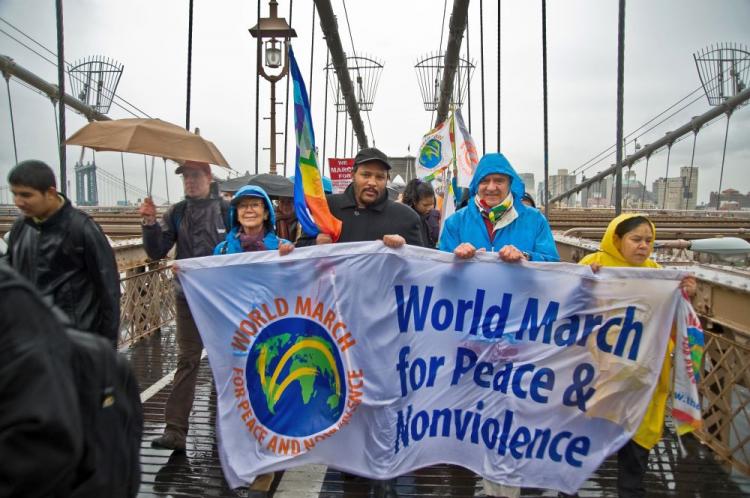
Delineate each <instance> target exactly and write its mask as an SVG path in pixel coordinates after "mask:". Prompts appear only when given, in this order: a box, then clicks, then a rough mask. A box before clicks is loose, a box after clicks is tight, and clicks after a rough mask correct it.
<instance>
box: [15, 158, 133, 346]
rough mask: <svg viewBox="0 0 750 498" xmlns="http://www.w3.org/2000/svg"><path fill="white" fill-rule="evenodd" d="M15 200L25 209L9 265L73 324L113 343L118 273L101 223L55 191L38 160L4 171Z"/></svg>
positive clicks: (18, 222) (117, 325)
mask: <svg viewBox="0 0 750 498" xmlns="http://www.w3.org/2000/svg"><path fill="white" fill-rule="evenodd" d="M8 183H9V184H10V190H11V192H12V193H13V202H14V203H15V205H16V207H17V208H18V209H20V210H21V212H22V213H23V214H22V216H20V217H19V218H18V219H17V220H16V221H15V223H14V224H13V226H12V227H11V229H10V236H9V240H8V252H7V255H6V256H5V257H6V258H7V261H8V263H9V264H10V266H12V267H13V268H15V269H16V270H17V271H18V272H19V273H20V274H21V275H23V276H24V277H26V278H27V279H28V280H29V281H30V282H31V283H32V284H33V285H34V286H36V288H37V289H38V290H39V291H40V292H41V293H42V295H43V296H45V297H48V298H50V299H51V300H52V302H53V303H54V304H55V305H56V306H57V307H58V308H60V309H61V310H62V311H64V312H65V314H67V315H68V317H69V318H70V321H71V324H72V325H73V327H75V328H77V329H79V330H83V331H89V332H94V333H96V334H99V335H102V336H104V337H106V338H107V339H109V340H110V341H111V342H112V345H113V346H116V345H117V340H118V337H119V329H120V276H119V273H118V271H117V262H116V261H115V255H114V253H113V252H112V247H111V246H110V245H109V242H108V241H107V237H106V236H105V235H104V232H103V231H102V229H101V227H99V225H97V223H96V222H95V221H94V220H93V219H91V217H90V216H88V215H87V214H86V213H84V212H83V211H81V210H79V209H76V208H74V207H73V206H72V205H71V203H70V201H69V200H68V199H67V198H66V197H65V196H64V195H62V194H60V193H59V192H58V191H57V188H56V187H55V174H54V173H53V172H52V169H51V168H50V167H49V166H48V165H46V164H45V163H43V162H42V161H37V160H28V161H22V162H20V163H18V164H17V165H16V166H15V167H14V168H13V169H12V170H11V171H10V173H9V174H8Z"/></svg>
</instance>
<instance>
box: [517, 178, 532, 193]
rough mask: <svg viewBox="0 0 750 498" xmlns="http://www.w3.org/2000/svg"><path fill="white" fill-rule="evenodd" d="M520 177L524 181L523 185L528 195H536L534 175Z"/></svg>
mask: <svg viewBox="0 0 750 498" xmlns="http://www.w3.org/2000/svg"><path fill="white" fill-rule="evenodd" d="M518 176H520V177H521V180H523V185H524V187H525V188H526V193H528V194H529V195H531V196H533V195H534V173H519V174H518Z"/></svg>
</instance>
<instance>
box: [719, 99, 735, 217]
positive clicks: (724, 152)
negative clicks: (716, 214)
mask: <svg viewBox="0 0 750 498" xmlns="http://www.w3.org/2000/svg"><path fill="white" fill-rule="evenodd" d="M731 117H732V111H728V112H727V127H726V129H725V130H724V150H723V152H722V153H721V171H720V172H719V191H718V192H716V210H717V211H718V210H719V207H720V206H721V181H722V180H723V179H724V159H725V158H726V157H727V136H728V135H729V118H731Z"/></svg>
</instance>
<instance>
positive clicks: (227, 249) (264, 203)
mask: <svg viewBox="0 0 750 498" xmlns="http://www.w3.org/2000/svg"><path fill="white" fill-rule="evenodd" d="M229 224H230V226H231V227H232V229H231V230H230V231H229V233H228V234H227V236H226V239H225V240H224V241H223V242H219V244H218V245H217V246H216V248H215V249H214V254H235V253H241V252H250V251H265V250H276V249H278V250H279V254H281V255H282V256H283V255H285V254H289V253H290V252H292V250H293V249H294V245H293V244H292V243H291V242H289V241H288V240H286V239H281V238H279V237H277V236H276V232H275V228H274V227H275V224H276V220H275V216H274V210H273V204H271V199H269V197H268V194H266V192H265V190H263V189H262V188H261V187H258V186H256V185H245V186H244V187H242V188H241V189H239V190H238V191H237V193H236V194H234V196H233V197H232V201H231V205H230V207H229Z"/></svg>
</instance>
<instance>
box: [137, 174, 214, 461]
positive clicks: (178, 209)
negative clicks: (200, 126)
mask: <svg viewBox="0 0 750 498" xmlns="http://www.w3.org/2000/svg"><path fill="white" fill-rule="evenodd" d="M175 173H176V174H181V175H182V184H183V187H184V189H185V200H183V201H180V202H178V203H177V204H175V205H174V206H172V207H171V208H169V210H168V211H167V212H166V213H165V214H164V216H163V218H162V220H161V222H160V223H157V220H156V206H154V203H153V201H151V199H150V198H147V199H146V200H145V201H144V202H143V204H142V205H141V207H140V209H139V213H140V214H141V216H142V218H143V247H144V248H145V250H146V253H147V254H148V256H149V257H150V258H152V259H161V258H164V257H165V256H166V255H167V253H168V252H169V251H170V249H172V247H173V246H174V245H175V244H176V245H177V249H176V254H175V259H183V258H193V257H199V256H209V255H211V254H213V250H214V247H216V245H217V244H218V243H219V242H221V241H222V240H224V236H225V234H226V212H227V209H228V204H227V202H226V201H225V200H223V199H219V198H215V197H212V196H211V195H210V192H211V169H210V167H209V165H208V163H202V162H196V161H185V163H184V164H183V165H182V166H180V167H179V168H177V169H176V170H175ZM174 286H175V287H174V291H175V308H176V320H175V321H176V323H177V348H178V361H177V372H176V373H175V377H174V387H173V388H172V393H171V394H170V396H169V399H168V400H167V405H166V408H165V411H164V418H165V421H166V424H167V425H166V428H165V429H164V434H162V435H161V436H159V437H158V438H156V439H154V440H153V441H152V442H151V445H152V446H154V447H157V448H166V449H171V450H178V451H182V450H184V449H185V439H186V436H187V432H188V417H189V415H190V409H191V408H192V406H193V397H194V394H195V382H196V378H197V375H198V366H199V363H200V357H201V351H202V350H203V342H202V341H201V337H200V334H199V333H198V329H197V327H196V326H195V321H194V320H193V316H192V314H191V313H190V308H189V307H188V303H187V300H186V299H185V295H184V293H183V292H182V289H181V288H180V285H179V282H178V280H177V279H175V280H174Z"/></svg>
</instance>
